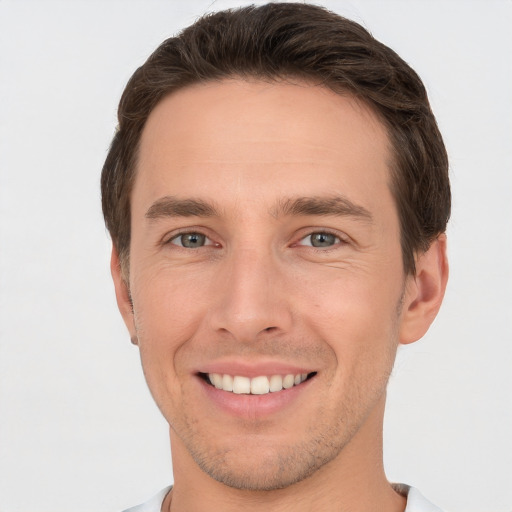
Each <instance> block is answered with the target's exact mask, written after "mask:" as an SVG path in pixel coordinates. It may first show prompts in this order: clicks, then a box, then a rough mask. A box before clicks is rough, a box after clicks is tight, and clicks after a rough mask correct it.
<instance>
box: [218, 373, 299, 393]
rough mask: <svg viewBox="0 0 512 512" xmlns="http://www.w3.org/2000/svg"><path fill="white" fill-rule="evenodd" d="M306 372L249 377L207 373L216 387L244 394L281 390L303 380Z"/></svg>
mask: <svg viewBox="0 0 512 512" xmlns="http://www.w3.org/2000/svg"><path fill="white" fill-rule="evenodd" d="M307 376H308V374H307V373H297V374H296V375H294V374H292V373H289V374H288V375H284V376H281V375H272V376H271V377H266V376H265V375H261V376H259V377H254V378H253V379H250V378H249V377H242V376H240V375H235V376H231V375H228V374H220V373H209V374H208V378H209V379H210V382H211V383H212V384H213V385H214V386H215V387H216V388H217V389H222V390H224V391H231V392H233V393H236V394H239V395H241V394H245V395H249V394H251V395H264V394H266V393H269V392H276V391H281V390H282V389H288V388H291V387H293V386H296V385H298V384H300V383H301V382H304V381H305V380H306V378H307Z"/></svg>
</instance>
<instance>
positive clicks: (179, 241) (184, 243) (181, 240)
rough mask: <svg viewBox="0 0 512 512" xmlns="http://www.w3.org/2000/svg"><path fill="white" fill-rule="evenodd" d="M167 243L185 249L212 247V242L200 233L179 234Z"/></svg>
mask: <svg viewBox="0 0 512 512" xmlns="http://www.w3.org/2000/svg"><path fill="white" fill-rule="evenodd" d="M169 243H171V244H174V245H177V246H179V247H184V248H186V249H198V248H199V247H203V246H205V245H212V241H211V240H210V239H209V238H208V237H207V236H206V235H203V234H202V233H181V234H180V235H177V236H175V237H174V238H171V239H170V240H169Z"/></svg>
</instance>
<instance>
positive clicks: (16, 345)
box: [0, 0, 512, 512]
mask: <svg viewBox="0 0 512 512" xmlns="http://www.w3.org/2000/svg"><path fill="white" fill-rule="evenodd" d="M241 3H244V2H236V1H218V2H214V3H213V4H212V3H211V0H194V1H188V2H178V1H175V2H173V1H165V2H164V1H160V2H155V1H145V2H143V1H114V0H106V1H103V2H100V1H83V0H82V1H79V0H76V1H60V2H57V1H33V2H30V1H23V0H18V1H13V0H11V1H7V0H0V510H1V511H2V512H13V511H20V512H27V511H33V512H44V511H52V512H64V511H66V512H67V511H70V510H72V511H74V512H82V511H84V512H85V511H88V512H94V511H98V512H99V511H109V510H110V511H116V510H120V509H122V508H124V507H127V506H130V505H134V504H136V503H137V502H140V501H142V500H143V499H145V498H147V497H148V496H149V495H151V494H153V493H154V492H156V491H157V490H159V488H161V487H163V486H165V485H167V484H168V483H170V482H171V481H172V480H171V479H172V476H171V464H170V453H169V447H168V437H167V428H166V424H165V422H164V420H163V419H162V418H161V417H160V414H159V412H158V411H157V409H156V407H155V406H154V405H153V403H152V401H151V398H150V396H149V393H148V391H147V390H146V387H145V383H144V380H143V377H142V372H141V370H140V364H139V360H138V353H137V349H136V348H135V347H133V346H132V345H131V344H130V341H129V339H128V335H127V333H126V332H125V329H124V325H123V324H122V322H121V319H120V317H119V314H118V312H117V310H116V306H115V301H114V293H113V288H112V285H111V282H110V276H109V271H108V259H109V250H110V242H109V239H108V236H107V234H106V232H105V229H104V227H103V223H102V217H101V210H100V193H99V176H100V169H101V166H102V163H103V160H104V158H105V155H106V150H107V147H108V145H109V142H110V138H111V136H112V135H113V132H114V126H115V124H116V120H115V112H116V105H117V101H118V99H119V97H120V94H121V92H122V89H123V87H124V85H125V83H126V81H127V79H128V78H129V76H130V75H131V73H132V72H133V71H134V70H135V68H136V67H137V66H138V65H140V64H141V63H142V62H143V61H144V60H145V58H146V57H147V56H148V55H149V54H150V52H151V51H152V50H153V49H154V48H155V47H156V46H157V45H158V44H159V43H160V42H161V41H162V40H163V39H164V38H166V37H168V36H170V35H172V34H174V33H175V32H176V31H177V30H178V29H179V28H182V27H184V26H186V25H188V24H190V23H192V22H193V21H194V20H195V19H196V17H197V16H198V15H200V14H202V13H203V12H205V11H206V10H208V9H210V10H211V9H213V10H218V9H221V8H225V7H229V6H235V5H239V4H241ZM257 3H259V2H257ZM324 5H326V6H327V7H329V8H331V9H332V10H335V11H337V12H339V13H340V14H344V15H346V16H348V17H350V18H353V19H355V20H356V21H359V22H362V23H363V24H364V25H365V26H366V27H368V28H369V29H370V30H371V31H372V32H373V34H374V35H375V36H376V37H377V38H379V39H381V40H382V41H383V42H385V43H386V44H388V45H389V46H391V47H392V48H394V49H395V50H396V51H398V53H399V54H400V55H401V56H402V57H403V58H405V60H407V61H408V62H409V63H410V64H411V65H412V66H413V67H414V68H415V69H416V70H417V71H418V72H419V74H420V75H421V76H422V77H423V79H424V81H425V83H426V85H427V87H428V90H429V93H430V97H431V101H432V104H433V108H434V111H435V112H436V114H437V118H438V121H439V124H440V127H441V130H442V132H443V134H444V136H445V141H446V144H447V147H448V150H449V153H450V156H451V173H452V175H451V176H452V186H453V199H454V208H453V219H452V222H451V225H450V228H449V232H448V233H449V241H450V247H449V254H450V258H451V279H450V283H449V288H448V292H447V296H446V300H445V304H444V307H443V309H442V312H441V313H440V315H439V317H438V319H437V320H436V322H435V324H434V326H433V327H432V329H431V331H430V332H429V334H428V335H427V336H426V338H425V339H424V340H423V341H421V342H419V343H417V344H415V345H413V346H411V347H407V348H404V349H403V350H402V351H401V353H400V355H399V359H398V362H397V365H396V368H395V372H394V376H393V377H392V380H391V383H390V391H389V407H388V412H387V416H386V424H385V462H386V468H387V471H388V476H389V478H390V479H391V480H394V481H404V482H407V483H409V484H413V485H415V486H418V487H419V488H420V489H421V490H422V492H423V493H424V494H425V495H427V496H428V497H429V498H430V499H431V500H432V501H434V502H436V503H437V504H439V505H440V506H442V507H445V508H447V509H449V510H451V511H452V512H456V511H460V512H477V511H490V510H493V511H495V512H505V511H507V512H510V511H511V510H512V371H511V369H512V320H511V317H512V235H511V229H510V228H511V225H512V215H511V213H512V207H511V195H512V172H511V171H512V150H511V147H512V100H511V95H512V92H511V91H512V57H511V54H512V36H511V33H512V31H511V28H510V27H511V26H512V2H510V1H508V0H501V1H483V0H482V1H477V2H474V1H454V0H452V1H426V0H425V1H420V0H410V1H392V0H387V1H381V2H373V1H342V0H338V1H334V0H333V1H327V2H325V3H324Z"/></svg>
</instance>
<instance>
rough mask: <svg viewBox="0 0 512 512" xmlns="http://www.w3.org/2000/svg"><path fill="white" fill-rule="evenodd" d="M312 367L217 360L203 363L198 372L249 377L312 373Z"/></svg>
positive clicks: (280, 363)
mask: <svg viewBox="0 0 512 512" xmlns="http://www.w3.org/2000/svg"><path fill="white" fill-rule="evenodd" d="M314 371H315V370H314V369H312V368H311V367H305V366H300V365H296V364H289V363H284V362H280V361H265V362H247V361H215V362H211V363H206V364H204V365H201V367H200V368H198V369H197V371H196V373H198V374H201V373H202V374H208V373H219V374H221V375H225V374H227V375H232V376H235V375H239V376H244V377H249V378H254V377H259V376H262V375H266V376H272V375H289V374H293V375H296V374H298V373H311V372H314Z"/></svg>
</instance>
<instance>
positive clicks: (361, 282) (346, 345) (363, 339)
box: [297, 269, 401, 365]
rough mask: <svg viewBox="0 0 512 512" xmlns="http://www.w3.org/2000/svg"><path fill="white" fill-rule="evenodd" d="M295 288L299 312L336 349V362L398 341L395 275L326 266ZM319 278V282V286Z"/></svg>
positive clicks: (380, 351)
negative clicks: (324, 270)
mask: <svg viewBox="0 0 512 512" xmlns="http://www.w3.org/2000/svg"><path fill="white" fill-rule="evenodd" d="M328 274H329V277H328V278H327V275H324V276H323V278H320V276H317V279H308V286H306V287H304V288H303V289H302V292H301V293H300V294H299V293H297V297H302V298H303V301H302V307H301V309H302V315H303V316H304V318H305V319H307V323H308V324H309V325H310V326H311V327H312V328H313V329H314V330H315V331H316V332H317V333H318V334H319V336H320V337H321V338H323V339H324V340H325V341H326V342H327V343H328V344H329V345H330V346H331V348H332V349H333V351H334V352H335V353H336V355H337V358H338V363H339V364H341V365H345V364H349V363H348V362H349V361H352V362H355V361H357V360H358V359H359V358H364V359H367V358H369V357H372V354H374V355H375V358H376V359H377V358H378V357H380V355H382V354H383V353H386V354H387V353H389V351H390V350H394V348H395V347H396V345H397V344H398V324H397V322H398V303H399V300H400V297H401V285H400V280H399V279H396V278H395V279H393V278H391V276H389V275H388V277H382V278H381V277H380V276H378V275H373V276H372V275H371V274H369V273H367V272H362V271H351V270H347V269H329V272H328ZM318 283H323V286H318Z"/></svg>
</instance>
